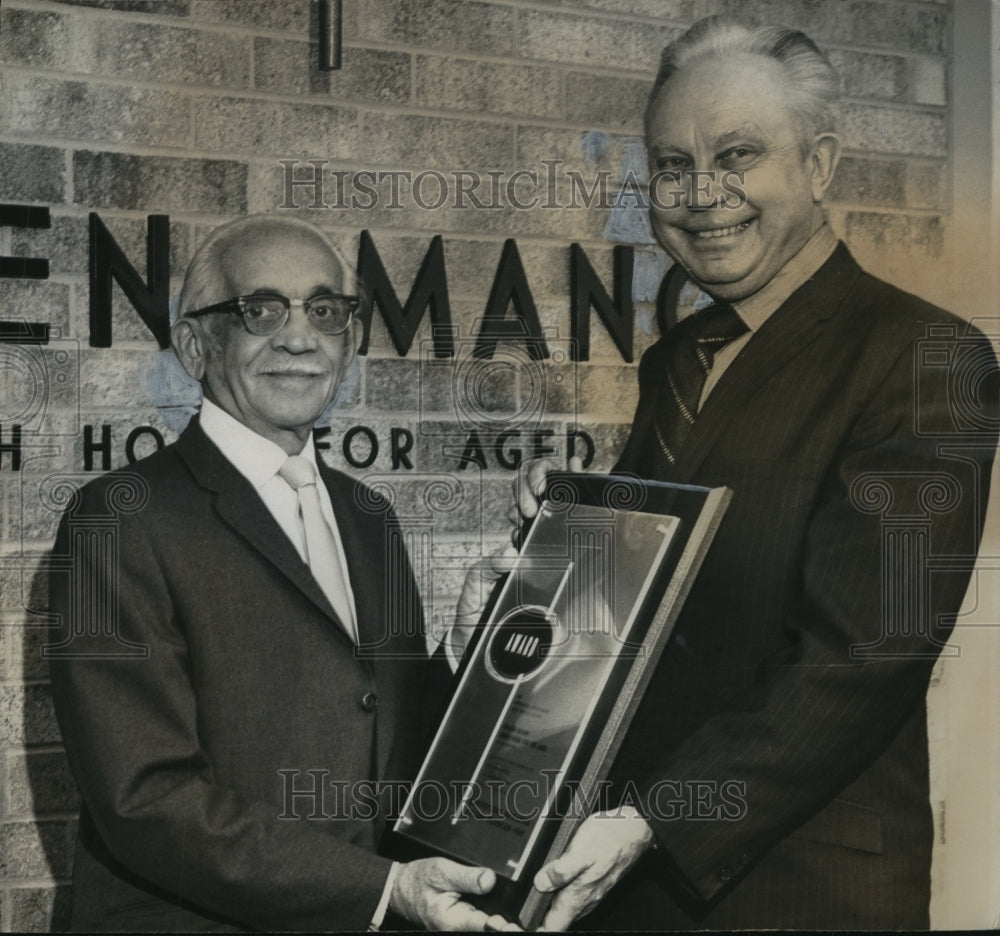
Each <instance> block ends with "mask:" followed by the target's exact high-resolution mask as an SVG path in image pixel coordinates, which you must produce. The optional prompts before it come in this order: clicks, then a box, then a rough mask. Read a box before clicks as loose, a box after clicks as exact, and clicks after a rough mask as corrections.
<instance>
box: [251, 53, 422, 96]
mask: <svg viewBox="0 0 1000 936" xmlns="http://www.w3.org/2000/svg"><path fill="white" fill-rule="evenodd" d="M318 56H319V51H318V44H317V43H315V42H301V41H298V40H293V39H273V38H264V37H263V36H258V37H256V38H255V39H254V87H256V88H259V89H260V90H262V91H273V92H276V93H279V94H329V95H330V96H331V97H332V98H333V99H334V100H336V101H338V102H339V101H364V102H366V103H379V104H399V103H403V102H404V101H407V100H409V97H410V56H409V55H408V54H406V53H404V52H387V51H384V50H382V49H361V48H354V47H346V48H344V49H343V54H342V67H341V68H340V70H339V71H334V72H327V71H320V70H319V69H318V68H317V67H316V62H317V61H318Z"/></svg>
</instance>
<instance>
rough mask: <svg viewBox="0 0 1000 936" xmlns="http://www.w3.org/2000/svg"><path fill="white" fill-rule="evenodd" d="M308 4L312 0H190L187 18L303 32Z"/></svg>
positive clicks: (307, 25)
mask: <svg viewBox="0 0 1000 936" xmlns="http://www.w3.org/2000/svg"><path fill="white" fill-rule="evenodd" d="M311 6H313V4H310V3H275V2H274V0H192V3H191V18H192V19H194V20H204V21H206V22H213V23H233V24H234V25H244V26H259V27H264V28H266V29H282V30H287V31H289V32H298V33H302V34H303V35H307V34H308V32H309V25H310V18H311V17H310V10H309V8H310V7H311Z"/></svg>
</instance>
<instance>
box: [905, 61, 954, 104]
mask: <svg viewBox="0 0 1000 936" xmlns="http://www.w3.org/2000/svg"><path fill="white" fill-rule="evenodd" d="M911 69H912V77H911V79H910V83H911V88H912V94H913V100H914V101H915V102H916V103H917V104H937V105H938V106H940V107H944V106H945V105H946V104H947V103H948V92H947V85H946V77H945V63H944V61H942V60H940V59H929V58H919V59H914V60H913V62H912V63H911Z"/></svg>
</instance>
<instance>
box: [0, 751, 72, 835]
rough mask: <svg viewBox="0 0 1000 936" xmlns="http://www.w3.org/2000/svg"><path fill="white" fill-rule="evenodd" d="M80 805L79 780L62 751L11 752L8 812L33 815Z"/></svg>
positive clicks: (9, 814)
mask: <svg viewBox="0 0 1000 936" xmlns="http://www.w3.org/2000/svg"><path fill="white" fill-rule="evenodd" d="M79 807H80V795H79V793H78V791H77V788H76V781H75V780H74V779H73V775H72V774H71V773H70V770H69V763H68V762H67V760H66V755H65V754H64V753H63V752H62V751H58V752H27V753H24V754H10V755H9V756H8V758H7V799H6V802H5V810H6V812H5V815H7V816H8V817H11V818H18V819H21V818H25V819H27V818H31V816H32V815H33V814H35V815H39V816H42V815H45V814H46V813H67V812H73V811H74V810H76V809H79Z"/></svg>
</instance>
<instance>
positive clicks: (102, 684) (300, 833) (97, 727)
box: [51, 478, 391, 930]
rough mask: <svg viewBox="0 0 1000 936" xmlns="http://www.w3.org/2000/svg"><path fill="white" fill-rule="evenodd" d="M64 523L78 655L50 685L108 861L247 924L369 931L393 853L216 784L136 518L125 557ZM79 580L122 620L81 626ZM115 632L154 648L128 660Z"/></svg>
mask: <svg viewBox="0 0 1000 936" xmlns="http://www.w3.org/2000/svg"><path fill="white" fill-rule="evenodd" d="M107 482H108V479H107V478H105V479H101V481H100V482H98V483H97V484H95V485H91V486H90V487H88V488H87V489H85V491H84V492H83V501H82V505H81V507H79V508H78V509H77V510H76V511H74V514H73V515H76V516H86V515H88V514H89V515H93V514H100V513H101V512H106V508H105V507H104V504H103V495H102V491H103V489H104V486H105V485H106V483H107ZM98 500H100V501H101V503H100V506H98ZM95 508H96V509H95ZM70 519H71V514H70V513H69V512H67V514H66V515H64V517H63V521H62V524H61V526H60V529H59V534H58V537H57V541H56V549H55V554H56V555H57V556H62V557H69V558H70V559H71V562H72V563H73V564H74V565H75V574H74V576H73V577H72V579H73V581H75V582H76V583H77V586H76V588H75V589H71V588H70V585H69V581H70V578H71V577H70V576H67V575H54V576H53V581H52V606H53V610H54V611H56V612H57V613H58V614H59V615H60V617H61V620H62V625H61V626H62V627H63V628H64V629H65V628H70V627H72V628H74V631H75V635H74V638H73V640H72V643H71V650H72V652H73V654H74V657H73V658H72V659H62V660H58V661H56V660H53V661H52V664H51V673H52V689H53V695H54V700H55V704H56V711H57V714H58V719H59V724H60V728H61V730H62V735H63V738H64V742H65V746H66V752H67V755H68V758H69V762H70V766H71V768H72V770H73V773H74V775H75V777H76V779H77V783H78V784H79V786H80V789H81V792H82V795H83V799H84V802H85V803H86V806H87V809H88V811H89V813H90V815H91V818H92V820H93V822H94V824H95V826H96V828H97V831H98V833H99V835H100V837H101V839H102V840H103V842H104V843H105V845H106V846H107V847H108V849H109V850H110V851H111V853H112V855H113V856H114V858H115V859H117V860H118V861H120V862H121V863H122V864H123V865H125V866H126V867H127V868H129V869H130V870H131V871H133V872H134V873H135V874H137V875H139V876H140V877H141V878H143V879H144V880H145V881H146V882H148V883H149V884H150V885H152V888H153V889H154V891H157V892H159V893H161V894H162V895H163V896H164V897H165V898H166V899H171V900H176V901H178V902H181V903H183V904H186V905H187V906H189V907H191V908H192V909H195V910H200V911H201V912H203V913H209V914H211V915H214V916H217V917H221V918H224V919H227V920H230V921H233V922H235V923H238V924H240V925H242V926H244V927H249V928H252V929H262V930H328V929H365V928H366V927H367V925H368V923H369V921H370V920H371V917H372V913H373V911H374V910H375V908H376V906H377V905H378V903H379V898H380V896H381V893H382V889H383V886H384V884H385V882H386V878H387V876H388V874H389V869H390V867H391V863H390V862H389V861H388V860H386V859H383V858H380V857H378V856H377V855H375V854H373V853H371V852H369V851H366V850H364V849H362V848H360V847H356V846H354V845H352V844H350V843H348V842H345V841H342V840H340V839H337V838H335V837H333V836H332V835H328V834H325V833H324V832H321V831H319V830H318V829H316V828H315V827H314V824H313V823H310V822H306V821H302V820H301V819H296V818H288V819H281V818H280V817H279V816H278V815H277V814H276V810H275V808H274V805H273V804H264V803H262V802H253V801H250V800H248V799H247V798H246V797H245V796H243V795H241V794H239V793H237V792H235V791H233V790H231V789H227V788H225V787H224V786H222V785H220V784H219V783H217V782H216V780H215V777H214V776H213V765H212V763H211V762H210V760H209V759H208V757H207V755H206V753H205V751H204V750H203V748H202V747H201V746H200V744H199V737H198V721H199V713H198V705H197V699H196V696H195V692H194V689H193V686H192V681H191V677H190V667H191V665H192V664H191V661H190V659H189V656H188V652H187V645H186V641H185V638H184V634H183V632H182V629H181V625H180V624H179V622H178V620H177V619H176V616H175V614H174V611H173V605H172V602H171V596H170V594H169V593H168V589H167V586H166V583H165V580H164V578H163V576H162V574H161V573H160V571H159V567H158V563H157V557H156V552H155V548H154V546H153V545H152V544H151V542H150V540H149V538H148V537H147V536H146V534H145V532H144V531H143V529H142V525H141V522H140V519H139V517H138V515H131V516H129V515H125V516H122V517H120V518H119V520H118V521H116V527H117V531H118V549H117V560H116V559H114V558H113V553H105V552H100V551H96V550H92V549H86V548H85V545H84V544H82V543H81V542H80V540H79V538H78V537H74V536H73V535H72V533H71V529H72V524H71V523H70ZM81 582H85V583H89V585H88V587H89V589H90V592H89V593H90V594H92V595H103V596H104V598H105V602H104V604H103V605H102V607H103V608H105V609H107V608H113V607H114V606H115V605H117V624H116V626H114V627H110V626H108V622H109V621H113V617H110V616H109V615H113V614H114V612H113V611H110V612H109V611H107V610H105V611H104V612H103V616H97V617H96V618H95V619H94V620H93V621H92V622H90V623H93V624H94V625H96V626H94V627H92V628H90V629H89V632H87V629H86V628H84V631H85V632H84V633H79V631H80V628H79V626H78V623H79V622H80V621H83V622H87V618H86V617H81V609H80V599H81V594H83V593H82V592H81V589H80V584H79V583H81ZM74 614H75V615H76V619H77V621H76V623H73V621H74V619H73V617H72V615H74ZM106 631H114V633H110V634H109V633H105V632H106ZM64 636H65V633H64ZM118 636H120V637H122V638H124V639H125V640H127V641H130V642H131V643H133V644H136V645H141V646H145V647H146V648H148V654H147V655H146V656H145V658H133V659H122V658H121V656H120V651H121V649H122V647H121V644H120V642H119V641H118V639H117V638H118ZM116 655H117V658H116ZM247 717H252V715H251V714H250V713H248V715H247Z"/></svg>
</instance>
